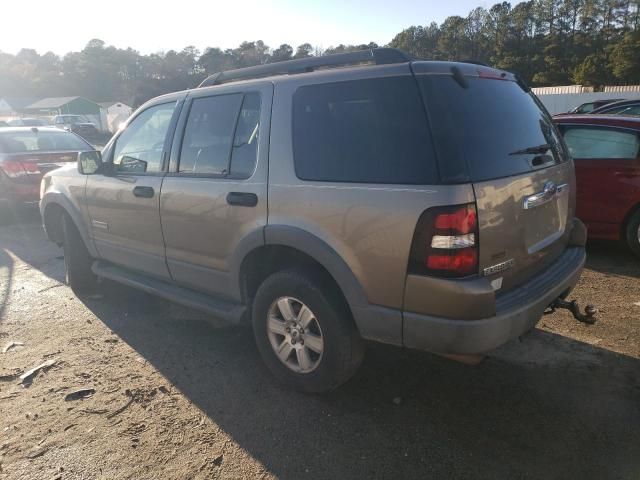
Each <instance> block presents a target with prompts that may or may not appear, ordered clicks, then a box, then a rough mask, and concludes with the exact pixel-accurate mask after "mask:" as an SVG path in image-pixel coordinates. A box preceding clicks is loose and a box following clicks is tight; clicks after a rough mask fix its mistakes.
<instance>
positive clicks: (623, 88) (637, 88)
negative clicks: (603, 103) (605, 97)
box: [604, 85, 640, 93]
mask: <svg viewBox="0 0 640 480" xmlns="http://www.w3.org/2000/svg"><path fill="white" fill-rule="evenodd" d="M604 91H605V92H622V93H626V92H640V85H612V86H608V87H604Z"/></svg>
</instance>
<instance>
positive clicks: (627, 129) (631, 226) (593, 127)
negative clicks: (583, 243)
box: [554, 114, 640, 256]
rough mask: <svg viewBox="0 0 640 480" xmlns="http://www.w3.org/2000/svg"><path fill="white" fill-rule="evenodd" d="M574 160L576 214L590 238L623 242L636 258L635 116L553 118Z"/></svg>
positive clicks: (639, 193)
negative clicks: (585, 226)
mask: <svg viewBox="0 0 640 480" xmlns="http://www.w3.org/2000/svg"><path fill="white" fill-rule="evenodd" d="M554 121H555V122H556V124H557V125H558V127H559V128H560V131H561V132H562V135H563V136H564V140H565V142H566V144H567V147H569V152H570V153H571V156H572V157H573V159H574V162H575V167H576V180H577V192H576V200H577V202H576V203H577V207H576V208H577V216H578V217H579V218H580V219H581V220H582V221H583V222H584V223H585V224H586V225H587V227H588V229H589V237H590V238H601V239H607V240H623V241H624V242H626V243H627V244H628V245H629V248H631V250H632V251H633V252H634V253H635V254H636V255H639V256H640V156H639V152H640V117H631V116H629V117H626V116H622V115H615V116H614V115H595V114H594V115H567V116H561V117H556V118H554Z"/></svg>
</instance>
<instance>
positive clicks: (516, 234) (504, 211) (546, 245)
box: [474, 161, 575, 291]
mask: <svg viewBox="0 0 640 480" xmlns="http://www.w3.org/2000/svg"><path fill="white" fill-rule="evenodd" d="M547 182H553V183H554V184H555V185H564V186H565V187H564V188H563V190H562V192H561V193H559V194H556V195H555V196H554V197H553V198H552V199H550V200H549V201H547V202H546V203H544V204H541V205H538V206H536V207H534V208H529V209H525V208H524V201H525V199H526V198H528V197H531V196H533V195H535V194H537V193H539V192H541V191H543V189H544V186H545V184H546V183H547ZM474 189H475V195H476V204H477V208H478V221H479V233H480V258H479V266H480V271H481V272H482V271H483V270H484V269H485V268H489V267H491V266H493V265H496V264H499V263H500V262H504V261H510V260H513V267H511V268H509V269H508V270H506V271H504V272H500V273H497V274H493V275H491V278H492V279H495V278H501V279H502V280H501V287H500V290H501V291H507V290H509V289H510V288H513V287H514V286H517V285H519V284H520V283H522V282H523V281H525V280H526V279H528V278H530V277H531V276H532V275H534V274H536V273H537V272H539V271H541V270H542V269H544V268H545V267H546V266H547V265H549V263H550V262H552V261H553V260H555V259H556V258H558V256H560V255H561V254H562V252H563V251H564V250H565V249H566V247H567V243H568V238H569V234H570V233H571V224H568V223H567V222H568V221H569V220H570V219H571V218H573V215H574V208H575V207H574V205H575V176H574V173H573V164H572V162H570V161H569V162H564V163H562V164H559V165H556V166H553V167H548V168H545V169H542V170H537V171H535V172H531V173H525V174H522V175H517V176H514V177H507V178H500V179H495V180H487V181H484V182H481V183H476V184H475V185H474Z"/></svg>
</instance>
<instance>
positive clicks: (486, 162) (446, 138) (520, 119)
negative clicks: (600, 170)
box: [418, 75, 564, 182]
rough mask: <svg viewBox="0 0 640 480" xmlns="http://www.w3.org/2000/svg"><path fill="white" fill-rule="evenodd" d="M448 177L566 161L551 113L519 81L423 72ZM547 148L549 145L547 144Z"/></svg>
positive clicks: (496, 174) (495, 174) (481, 176)
mask: <svg viewBox="0 0 640 480" xmlns="http://www.w3.org/2000/svg"><path fill="white" fill-rule="evenodd" d="M418 81H419V83H420V86H421V88H422V90H423V94H424V98H425V101H426V104H427V110H428V112H429V120H430V124H431V128H432V130H433V134H434V138H435V139H436V143H437V145H436V148H437V150H438V154H439V155H438V157H439V165H440V171H441V175H442V177H443V181H445V182H456V181H461V182H462V181H468V180H471V181H474V182H477V181H483V180H489V179H492V178H500V177H507V176H511V175H518V174H521V173H525V172H528V171H531V170H532V169H534V167H538V166H541V165H542V166H545V167H546V166H550V165H553V164H555V163H558V162H560V161H562V159H563V158H564V155H563V153H562V152H563V151H564V150H563V147H562V143H561V140H560V137H559V135H558V133H557V130H556V129H555V127H554V126H553V123H552V121H551V118H550V117H549V115H548V113H547V112H546V111H545V110H544V107H542V106H541V104H540V103H539V102H538V101H537V99H536V98H535V97H534V96H533V95H531V94H528V93H526V92H525V91H524V90H523V89H522V88H521V87H520V86H519V85H518V84H517V83H515V82H511V81H504V80H494V79H486V78H476V77H467V85H466V88H465V87H463V86H461V85H460V84H459V83H457V82H456V81H455V80H454V79H453V77H452V76H449V75H423V76H419V77H418ZM545 147H546V148H545Z"/></svg>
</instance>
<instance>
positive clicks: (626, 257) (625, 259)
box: [586, 240, 640, 278]
mask: <svg viewBox="0 0 640 480" xmlns="http://www.w3.org/2000/svg"><path fill="white" fill-rule="evenodd" d="M586 266H587V268H590V269H591V270H595V271H597V272H602V273H606V274H612V275H623V276H627V277H635V278H640V258H638V257H636V256H635V255H633V254H632V253H631V251H629V249H628V248H627V247H626V246H625V245H623V244H622V243H621V242H607V241H604V240H590V241H589V243H588V245H587V265H586Z"/></svg>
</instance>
